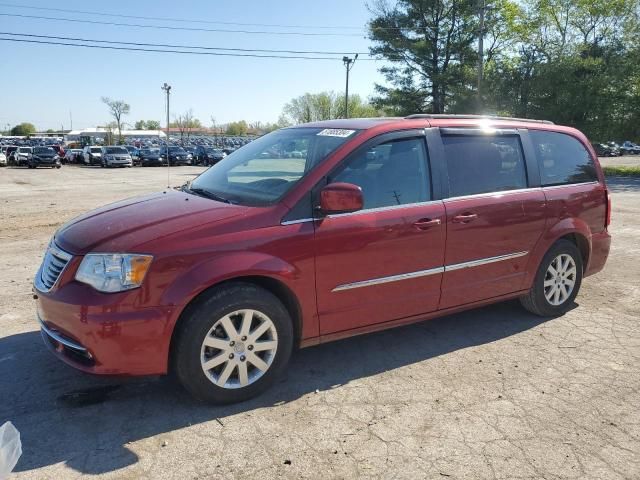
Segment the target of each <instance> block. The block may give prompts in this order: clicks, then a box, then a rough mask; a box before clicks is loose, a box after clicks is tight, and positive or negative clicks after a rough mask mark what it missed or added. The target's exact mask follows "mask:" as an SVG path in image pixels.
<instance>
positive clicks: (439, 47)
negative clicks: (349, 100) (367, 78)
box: [369, 0, 478, 115]
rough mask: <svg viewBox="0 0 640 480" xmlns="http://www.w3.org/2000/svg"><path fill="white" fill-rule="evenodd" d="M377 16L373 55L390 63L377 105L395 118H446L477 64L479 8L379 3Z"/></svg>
mask: <svg viewBox="0 0 640 480" xmlns="http://www.w3.org/2000/svg"><path fill="white" fill-rule="evenodd" d="M371 13H372V14H373V19H372V20H371V22H370V23H369V38H370V39H371V41H373V44H374V45H373V47H371V49H370V50H371V53H372V54H373V55H375V56H378V57H381V58H383V59H385V60H387V62H388V64H387V65H385V66H383V67H382V68H381V69H380V72H381V73H382V74H383V76H384V77H385V79H386V81H387V85H380V84H377V85H376V92H377V94H378V96H377V97H376V98H375V99H374V104H375V105H376V106H378V107H380V108H383V109H385V110H386V111H387V112H388V113H391V114H399V115H405V114H408V113H416V112H431V113H444V112H445V111H446V109H447V106H448V104H449V101H450V99H451V96H452V94H453V92H454V91H455V90H460V89H461V88H463V87H465V85H467V84H468V83H469V82H470V78H469V76H468V71H469V70H470V69H471V68H473V66H474V65H475V64H476V59H477V55H476V54H475V51H474V48H473V47H474V42H475V40H476V38H477V29H478V26H477V16H476V13H477V7H476V2H475V1H474V0H399V1H398V2H397V4H395V5H393V6H391V5H389V4H388V3H387V1H386V0H378V1H377V2H375V3H374V4H373V6H372V7H371Z"/></svg>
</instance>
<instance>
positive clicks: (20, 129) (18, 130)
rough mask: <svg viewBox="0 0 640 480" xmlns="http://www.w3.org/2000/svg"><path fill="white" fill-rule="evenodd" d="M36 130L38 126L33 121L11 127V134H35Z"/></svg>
mask: <svg viewBox="0 0 640 480" xmlns="http://www.w3.org/2000/svg"><path fill="white" fill-rule="evenodd" d="M35 132H36V127H35V126H34V125H33V123H28V122H24V123H20V124H19V125H16V126H15V127H13V128H12V129H11V135H15V136H28V135H33V134H34V133H35Z"/></svg>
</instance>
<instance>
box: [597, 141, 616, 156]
mask: <svg viewBox="0 0 640 480" xmlns="http://www.w3.org/2000/svg"><path fill="white" fill-rule="evenodd" d="M591 146H592V147H593V149H594V150H595V152H596V154H597V155H598V156H599V157H615V156H616V152H615V149H613V148H612V147H610V146H609V145H605V144H604V143H592V144H591Z"/></svg>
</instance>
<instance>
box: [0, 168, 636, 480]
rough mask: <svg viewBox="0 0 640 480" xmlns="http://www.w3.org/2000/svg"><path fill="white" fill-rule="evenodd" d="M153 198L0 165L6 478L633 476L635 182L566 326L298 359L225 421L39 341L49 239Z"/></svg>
mask: <svg viewBox="0 0 640 480" xmlns="http://www.w3.org/2000/svg"><path fill="white" fill-rule="evenodd" d="M199 170H200V169H198V168H195V167H193V168H192V167H180V168H175V169H173V170H172V172H173V177H172V180H173V182H172V183H174V184H176V185H177V184H180V183H182V182H183V181H184V180H186V179H188V178H190V176H191V175H193V174H195V173H197V172H198V171H199ZM165 185H166V170H165V169H141V168H134V169H127V170H109V171H105V170H101V169H99V168H84V167H64V168H62V169H61V170H59V171H50V170H35V171H32V170H26V169H9V168H4V169H0V242H1V244H2V248H1V249H0V266H1V267H2V272H1V273H0V424H1V423H3V422H4V421H5V420H11V421H12V422H13V423H14V424H15V425H16V427H17V428H18V429H19V430H20V432H21V434H22V442H23V449H24V453H23V456H22V458H21V460H20V462H19V464H18V465H17V467H16V472H15V478H37V479H42V478H55V479H63V478H64V479H66V478H80V477H84V476H87V475H99V476H102V477H104V478H154V479H155V478H163V479H164V478H176V479H185V478H246V477H254V478H276V477H284V478H408V479H409V478H410V479H415V478H433V479H443V478H457V479H461V478H468V479H498V478H505V479H507V478H508V479H511V478H546V479H558V478H563V479H564V478H575V479H618V478H626V479H638V478H640V408H638V407H639V406H640V327H639V326H638V321H639V320H640V306H639V303H640V281H639V280H640V225H639V224H638V220H637V219H638V217H639V216H640V179H612V180H610V186H611V189H612V190H613V192H614V194H613V205H614V211H613V225H612V228H611V231H612V234H613V237H614V242H613V247H612V252H611V257H610V259H609V262H608V265H607V267H606V269H605V270H604V271H603V272H601V273H600V274H598V275H597V276H594V277H591V278H588V279H587V280H586V281H585V283H584V284H583V288H582V291H581V293H580V295H579V296H578V298H577V306H576V308H575V309H573V310H572V311H570V312H569V313H568V314H566V315H564V316H563V317H561V318H555V319H541V318H537V317H534V316H532V315H529V314H527V313H525V312H524V311H523V310H522V309H521V308H520V307H519V306H518V304H517V302H507V303H502V304H499V305H495V306H491V307H487V308H483V309H479V310H475V311H471V312H467V313H463V314H459V315H452V316H449V317H446V318H442V319H437V320H431V321H428V322H423V323H420V324H416V325H412V326H409V327H404V328H399V329H395V330H390V331H386V332H381V333H377V334H372V335H367V336H362V337H357V338H353V339H349V340H344V341H340V342H336V343H332V344H327V345H323V346H319V347H314V348H310V349H306V350H301V351H299V352H298V353H296V354H295V355H294V357H293V358H292V362H291V365H290V368H289V370H288V374H287V377H286V378H283V379H282V380H281V382H280V383H278V384H277V385H276V386H275V388H273V389H271V390H270V391H269V392H268V393H266V394H265V395H263V396H262V397H260V398H257V399H254V400H252V401H250V402H246V403H242V404H239V405H232V406H226V407H214V406H205V405H201V404H198V403H196V402H194V401H193V400H192V399H191V398H190V397H189V396H187V394H185V393H184V392H183V391H182V390H181V389H180V388H178V387H176V386H174V385H173V384H172V383H171V382H170V381H169V380H167V379H158V378H151V379H133V380H126V381H124V380H118V379H111V380H109V379H101V378H95V377H91V376H87V375H83V374H81V373H78V372H76V371H74V370H73V369H71V368H69V367H67V366H65V365H63V364H62V363H60V362H59V361H58V360H57V359H55V358H54V357H53V356H51V354H50V353H49V352H47V351H46V350H45V348H44V346H43V345H42V342H41V339H40V337H39V334H38V332H37V325H36V320H35V318H34V304H33V300H32V298H31V293H30V292H31V279H32V276H33V274H34V272H35V271H36V269H37V267H38V264H39V262H40V259H41V255H42V252H43V250H44V248H45V246H46V244H47V242H48V240H49V238H50V237H51V235H52V233H53V232H54V231H55V229H56V228H57V227H58V226H59V225H61V224H62V223H63V222H65V221H66V220H68V219H69V218H72V217H73V216H75V215H77V214H79V213H81V212H83V211H85V210H87V209H90V208H94V207H97V206H99V205H103V204H105V203H108V202H111V201H114V200H117V199H120V198H123V197H126V196H131V195H137V194H141V193H146V192H150V191H154V190H158V189H161V188H162V187H163V186H165Z"/></svg>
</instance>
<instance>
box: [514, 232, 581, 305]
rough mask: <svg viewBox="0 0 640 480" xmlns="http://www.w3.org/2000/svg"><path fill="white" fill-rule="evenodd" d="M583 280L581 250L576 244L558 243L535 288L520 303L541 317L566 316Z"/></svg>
mask: <svg viewBox="0 0 640 480" xmlns="http://www.w3.org/2000/svg"><path fill="white" fill-rule="evenodd" d="M582 276H583V265H582V255H581V254H580V250H578V247H576V245H575V244H574V243H573V242H570V241H568V240H558V241H557V242H556V243H555V244H554V245H553V246H552V247H551V248H550V249H549V251H548V252H547V253H546V254H545V256H544V257H543V259H542V262H540V266H539V267H538V272H537V274H536V278H535V280H534V283H533V287H532V288H531V290H530V291H529V293H528V294H527V295H525V296H523V297H520V303H522V306H523V307H524V308H525V309H527V310H528V311H530V312H531V313H534V314H536V315H539V316H541V317H556V316H560V315H564V314H565V313H566V312H568V311H569V310H570V308H571V305H572V304H573V301H574V300H575V298H576V296H577V295H578V291H579V290H580V285H581V284H582Z"/></svg>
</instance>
